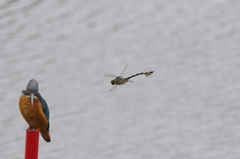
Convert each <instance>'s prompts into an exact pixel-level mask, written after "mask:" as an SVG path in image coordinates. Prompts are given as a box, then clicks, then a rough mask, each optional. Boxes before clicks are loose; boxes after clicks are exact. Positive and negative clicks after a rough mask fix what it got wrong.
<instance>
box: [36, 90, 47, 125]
mask: <svg viewBox="0 0 240 159" xmlns="http://www.w3.org/2000/svg"><path fill="white" fill-rule="evenodd" d="M36 96H37V97H38V98H39V100H40V102H41V104H42V111H43V113H44V115H45V116H46V118H47V120H48V129H49V118H50V114H49V109H48V105H47V102H46V101H45V100H44V99H43V97H42V96H41V94H40V93H37V94H36Z"/></svg>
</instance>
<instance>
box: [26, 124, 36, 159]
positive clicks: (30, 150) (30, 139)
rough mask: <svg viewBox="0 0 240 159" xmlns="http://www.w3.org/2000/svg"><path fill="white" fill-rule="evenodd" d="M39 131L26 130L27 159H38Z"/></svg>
mask: <svg viewBox="0 0 240 159" xmlns="http://www.w3.org/2000/svg"><path fill="white" fill-rule="evenodd" d="M38 143H39V130H29V129H27V130H26V146H25V159H37V158H38Z"/></svg>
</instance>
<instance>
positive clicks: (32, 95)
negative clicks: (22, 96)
mask: <svg viewBox="0 0 240 159" xmlns="http://www.w3.org/2000/svg"><path fill="white" fill-rule="evenodd" d="M30 97H31V104H32V106H33V100H34V93H31V94H30Z"/></svg>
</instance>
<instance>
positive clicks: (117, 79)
mask: <svg viewBox="0 0 240 159" xmlns="http://www.w3.org/2000/svg"><path fill="white" fill-rule="evenodd" d="M127 68H128V64H127V65H126V66H125V68H124V70H123V71H122V73H121V74H120V76H115V75H106V76H109V77H115V79H113V80H111V84H112V85H114V86H113V87H112V88H111V89H110V92H112V91H113V90H115V89H116V88H117V86H118V85H123V84H125V83H126V82H131V83H132V82H133V81H132V80H130V79H131V78H133V77H136V76H139V75H145V76H146V77H148V76H150V75H151V74H152V73H153V72H154V71H150V72H141V73H137V74H135V75H132V76H129V77H127V78H124V77H122V75H123V74H124V73H125V71H126V70H127Z"/></svg>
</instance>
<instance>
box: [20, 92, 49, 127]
mask: <svg viewBox="0 0 240 159" xmlns="http://www.w3.org/2000/svg"><path fill="white" fill-rule="evenodd" d="M19 108H20V111H21V114H22V116H23V118H24V119H25V120H26V122H27V123H28V125H29V126H31V127H33V128H35V129H37V128H40V129H47V125H48V120H47V118H46V117H45V115H44V113H43V111H42V105H41V102H40V101H39V99H34V102H33V105H32V104H31V99H30V98H27V97H26V96H25V95H24V94H22V96H21V97H20V100H19Z"/></svg>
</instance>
